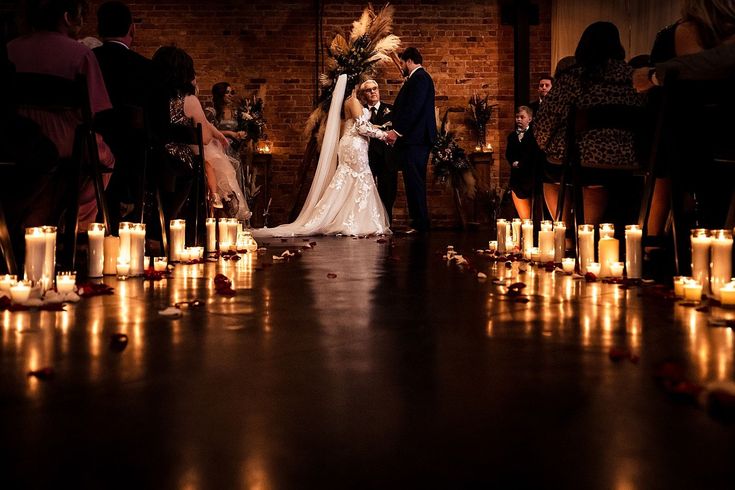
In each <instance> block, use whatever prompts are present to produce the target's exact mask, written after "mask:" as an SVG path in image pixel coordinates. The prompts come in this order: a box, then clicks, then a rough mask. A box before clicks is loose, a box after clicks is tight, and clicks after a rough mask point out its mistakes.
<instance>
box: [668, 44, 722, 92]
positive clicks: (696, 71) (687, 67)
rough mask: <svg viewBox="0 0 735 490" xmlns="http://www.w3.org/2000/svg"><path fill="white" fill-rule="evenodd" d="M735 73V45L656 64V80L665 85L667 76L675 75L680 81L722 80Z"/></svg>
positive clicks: (720, 46) (718, 47)
mask: <svg viewBox="0 0 735 490" xmlns="http://www.w3.org/2000/svg"><path fill="white" fill-rule="evenodd" d="M733 72H735V43H725V44H721V45H719V46H717V47H714V48H711V49H706V50H704V51H700V52H699V53H694V54H688V55H685V56H679V57H677V58H672V59H670V60H668V61H666V62H664V63H658V64H656V78H658V80H659V81H660V82H661V83H664V80H665V78H666V75H667V74H669V73H674V74H676V75H678V77H679V79H680V80H722V79H726V78H730V77H732V76H733Z"/></svg>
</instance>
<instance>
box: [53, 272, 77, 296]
mask: <svg viewBox="0 0 735 490" xmlns="http://www.w3.org/2000/svg"><path fill="white" fill-rule="evenodd" d="M76 282H77V274H76V272H59V273H58V274H56V290H57V291H58V292H59V294H66V293H71V292H72V291H74V285H75V284H76Z"/></svg>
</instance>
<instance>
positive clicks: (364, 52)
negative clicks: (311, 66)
mask: <svg viewBox="0 0 735 490" xmlns="http://www.w3.org/2000/svg"><path fill="white" fill-rule="evenodd" d="M394 12H395V9H394V7H393V6H391V5H390V4H386V5H385V6H384V7H383V8H382V9H380V11H378V12H377V13H376V12H375V10H374V9H373V6H372V5H370V4H368V6H367V7H366V8H365V10H363V12H362V15H361V16H360V18H359V19H358V20H356V21H355V22H353V23H352V30H351V31H350V35H349V36H345V35H344V34H341V33H340V34H337V35H335V36H334V39H332V42H331V43H330V45H329V57H328V58H327V60H326V62H325V69H326V71H325V72H324V73H322V74H321V75H319V85H320V86H321V87H322V92H321V95H320V97H319V104H318V106H317V108H316V109H314V111H313V112H312V113H311V115H310V116H309V118H308V119H307V121H306V126H305V128H304V133H305V134H306V135H307V137H311V136H316V137H317V139H318V144H320V145H321V136H322V135H323V134H324V128H323V126H324V123H325V121H326V114H327V112H328V111H329V104H330V103H331V101H332V92H333V91H334V86H335V84H336V83H337V78H338V77H339V76H340V75H342V74H347V88H346V91H347V93H349V92H351V91H352V89H353V88H355V86H357V85H358V84H359V83H361V82H362V81H363V80H366V79H368V78H373V77H374V76H375V72H376V71H377V64H378V63H379V62H386V61H390V60H391V59H392V57H391V54H393V55H394V53H395V51H396V50H397V49H398V47H399V46H400V45H401V40H400V38H399V37H398V36H396V35H394V34H392V30H393V14H394Z"/></svg>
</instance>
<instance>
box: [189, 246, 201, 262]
mask: <svg viewBox="0 0 735 490" xmlns="http://www.w3.org/2000/svg"><path fill="white" fill-rule="evenodd" d="M202 258H204V247H191V248H190V249H189V260H199V259H202Z"/></svg>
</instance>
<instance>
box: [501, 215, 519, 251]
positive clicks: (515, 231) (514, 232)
mask: <svg viewBox="0 0 735 490" xmlns="http://www.w3.org/2000/svg"><path fill="white" fill-rule="evenodd" d="M522 224H523V222H522V221H521V219H520V218H513V220H512V221H511V222H510V229H509V230H508V231H509V232H510V243H511V245H508V244H507V243H506V244H505V248H507V249H512V248H513V244H515V245H518V247H519V248H520V245H521V225H522Z"/></svg>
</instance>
